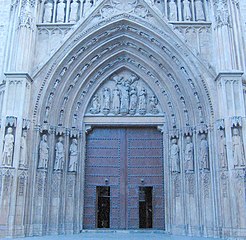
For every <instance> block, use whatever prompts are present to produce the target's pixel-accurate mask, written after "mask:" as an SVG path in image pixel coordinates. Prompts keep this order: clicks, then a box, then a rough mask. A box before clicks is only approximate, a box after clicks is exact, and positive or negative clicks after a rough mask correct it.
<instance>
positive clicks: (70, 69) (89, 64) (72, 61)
mask: <svg viewBox="0 0 246 240" xmlns="http://www.w3.org/2000/svg"><path fill="white" fill-rule="evenodd" d="M122 31H123V32H127V33H129V36H132V37H134V38H135V39H137V38H139V37H141V38H143V39H142V40H143V42H144V44H145V46H146V47H145V48H143V47H141V46H139V43H137V42H136V41H135V43H134V41H133V42H131V41H122V40H121V41H119V42H115V43H114V44H112V45H111V46H110V45H108V43H107V47H106V48H104V49H100V51H98V50H97V53H95V55H94V56H93V54H91V55H89V56H91V58H90V60H89V61H85V63H84V65H82V66H80V70H78V71H77V70H76V71H77V73H76V72H74V69H77V68H78V66H76V64H77V63H78V62H81V59H83V57H84V56H86V55H87V52H88V51H89V50H90V49H93V48H94V49H95V46H100V45H99V43H100V42H101V41H103V40H105V39H107V38H108V39H109V38H110V36H114V35H116V34H118V33H119V32H122ZM77 39H78V38H76V41H77ZM88 39H89V41H88V42H84V44H83V45H82V47H80V48H79V47H78V46H77V47H76V49H75V50H74V51H73V55H71V54H72V53H71V54H69V56H70V57H68V58H66V59H68V60H67V63H63V64H62V66H63V67H62V66H61V67H60V71H56V75H53V80H52V81H53V84H52V83H51V84H50V85H53V87H52V89H51V88H50V91H49V93H48V94H47V95H46V96H47V97H46V105H45V110H44V114H43V115H44V116H46V119H44V121H45V122H47V121H48V115H49V111H50V110H51V105H52V98H54V96H55V93H56V92H57V89H58V88H60V86H62V85H64V82H66V83H69V85H68V86H67V90H66V91H65V92H66V93H63V100H61V102H62V106H61V108H60V111H59V119H60V120H61V121H58V124H60V125H62V124H63V122H64V120H63V116H64V114H65V109H66V105H67V103H70V104H71V101H72V100H71V99H69V96H70V94H71V93H72V92H73V91H74V89H79V88H80V89H81V97H82V98H84V97H85V95H86V93H87V92H88V90H89V89H91V88H92V86H93V84H94V82H95V79H96V78H99V77H100V76H99V75H102V74H103V72H105V71H109V70H110V68H111V67H112V66H111V65H110V63H108V65H106V66H105V67H103V68H102V69H101V70H100V71H99V72H97V74H96V75H95V76H94V77H93V78H92V79H91V80H90V81H89V83H87V85H86V86H85V85H84V84H85V83H86V81H87V80H85V76H88V73H89V72H90V71H91V70H92V68H96V67H97V66H98V64H101V63H102V62H105V60H103V61H102V60H101V58H104V59H105V58H106V56H107V55H109V54H110V51H114V49H115V50H118V51H120V48H121V49H123V50H124V49H125V50H124V51H126V52H127V51H128V50H127V49H129V48H132V49H133V51H135V52H137V55H138V56H140V55H142V56H141V58H146V59H148V61H149V62H152V64H153V65H155V66H157V67H158V68H159V69H160V71H161V72H162V74H164V73H165V74H166V75H167V78H168V79H169V81H170V82H171V84H172V85H173V88H174V89H175V91H176V95H177V96H178V95H179V101H180V105H182V106H183V114H184V117H183V119H186V120H185V122H186V125H187V126H188V125H189V124H190V123H189V113H188V108H187V106H186V104H187V103H188V104H190V100H189V101H187V100H186V99H185V98H186V97H185V96H184V95H183V87H182V86H185V89H187V84H186V85H184V84H183V83H180V82H177V81H176V79H175V78H176V77H175V76H174V75H173V73H172V72H170V70H169V69H167V68H166V64H165V63H163V62H162V61H163V60H162V59H163V58H164V59H165V62H166V61H171V62H170V64H172V65H173V67H172V68H173V69H174V68H178V74H175V75H179V78H183V79H186V81H187V82H188V86H189V88H190V90H191V91H192V92H193V95H194V98H195V99H196V100H195V102H196V103H197V107H196V108H197V111H198V113H199V114H198V115H199V118H200V120H199V121H200V123H203V122H204V118H205V115H206V114H205V113H204V110H203V109H202V108H203V104H204V103H203V101H202V100H201V99H200V97H199V93H200V91H201V90H199V89H197V86H196V85H197V81H194V80H192V79H193V78H194V77H193V76H192V75H190V71H191V69H187V67H186V66H185V65H183V64H182V62H183V59H179V58H178V57H177V55H176V54H175V55H174V54H173V49H172V48H171V49H169V47H170V46H168V45H163V43H162V40H161V39H160V38H159V37H156V36H155V35H151V34H150V33H149V32H144V31H143V29H141V30H140V29H138V28H135V27H132V26H130V25H127V24H123V25H118V26H117V27H114V28H111V29H109V30H106V31H104V32H101V33H100V34H99V35H97V36H95V37H94V38H88ZM122 39H123V37H122ZM105 46H106V44H105ZM150 46H151V47H150ZM177 46H178V45H177ZM148 48H149V49H151V51H150V52H149V50H148ZM178 48H179V46H178ZM158 49H160V50H161V51H162V52H163V53H162V54H159V56H158V54H155V53H153V50H154V51H155V52H157V51H159V50H158ZM131 51H132V50H131ZM151 52H152V53H151ZM155 55H156V56H155ZM122 56H123V55H122ZM87 57H88V55H87ZM161 58H162V59H161ZM168 59H170V60H168ZM124 61H125V62H126V63H127V64H128V65H129V64H131V65H134V68H136V67H138V68H139V69H140V70H141V71H145V72H146V74H147V75H148V78H150V79H152V80H153V82H154V83H155V84H156V85H159V87H161V83H160V82H161V81H163V80H160V79H158V77H156V76H155V74H154V73H151V69H146V67H145V66H143V65H141V64H140V63H138V62H137V61H136V60H135V59H130V58H126V57H119V58H116V59H115V60H114V61H113V62H114V63H113V62H112V63H111V64H115V63H116V62H118V63H120V62H121V63H122V62H124ZM82 62H83V61H82ZM56 64H57V63H54V64H52V66H51V68H50V70H48V74H47V75H46V77H45V80H44V82H43V84H42V86H41V89H40V91H42V89H43V88H44V87H45V82H46V81H47V80H48V79H49V78H50V74H51V73H52V72H53V69H54V68H55V65H56ZM81 64H82V63H81ZM158 71H159V70H158ZM72 76H73V77H72ZM71 77H72V78H73V80H72V81H65V79H68V78H71ZM201 79H202V77H201ZM179 81H180V80H179ZM87 82H88V81H87ZM194 82H196V83H194ZM202 82H203V86H204V85H205V83H204V79H202ZM78 84H80V85H78ZM81 84H83V85H84V89H82V88H81V86H82V85H81ZM76 85H77V87H75V86H76ZM199 85H200V84H199ZM63 89H64V87H63ZM205 89H206V88H205ZM190 90H189V91H190ZM63 92H64V91H63ZM162 93H163V94H164V95H166V94H168V92H166V89H165V87H164V88H163V90H162ZM206 93H207V95H209V94H208V90H207V91H206ZM185 94H186V95H187V93H185ZM188 95H189V94H188ZM203 95H204V94H203ZM73 96H74V92H73ZM39 98H40V95H38V100H37V102H36V107H35V109H36V110H38V108H39V107H38V105H39ZM55 99H57V98H56V97H55ZM73 99H74V98H73ZM73 101H74V100H73ZM76 101H77V103H75V104H76V105H77V106H76V107H74V108H75V111H74V110H73V111H74V113H73V114H71V113H69V114H71V115H73V116H74V119H75V118H76V117H77V116H78V111H79V109H80V107H81V105H82V102H81V101H80V100H78V99H77V100H76ZM208 101H209V102H210V106H211V100H210V99H208ZM167 104H170V106H171V105H172V103H171V102H170V103H167ZM192 105H193V103H192ZM206 105H207V104H206ZM206 105H205V106H206ZM70 107H71V105H70ZM170 109H171V107H170ZM36 110H34V112H35V114H34V117H35V115H36V114H37V111H36ZM56 110H57V106H56ZM192 111H193V109H192ZM207 111H208V110H206V112H207ZM209 111H211V112H213V111H212V109H210V110H209ZM170 116H171V117H172V118H173V126H175V124H176V123H175V124H174V122H176V119H175V118H176V117H175V114H174V113H171V114H170ZM74 121H76V119H75V120H74Z"/></svg>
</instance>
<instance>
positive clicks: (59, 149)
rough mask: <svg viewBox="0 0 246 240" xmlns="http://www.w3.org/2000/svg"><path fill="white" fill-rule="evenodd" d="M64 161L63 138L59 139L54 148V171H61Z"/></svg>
mask: <svg viewBox="0 0 246 240" xmlns="http://www.w3.org/2000/svg"><path fill="white" fill-rule="evenodd" d="M64 159H65V151H64V145H63V137H59V138H58V142H57V143H56V147H55V164H54V170H55V171H59V170H62V169H63V163H64Z"/></svg>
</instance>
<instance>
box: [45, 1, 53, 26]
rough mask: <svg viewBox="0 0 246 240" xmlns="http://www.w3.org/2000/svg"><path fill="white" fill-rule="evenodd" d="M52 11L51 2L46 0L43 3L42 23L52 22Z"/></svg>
mask: <svg viewBox="0 0 246 240" xmlns="http://www.w3.org/2000/svg"><path fill="white" fill-rule="evenodd" d="M52 13H53V2H51V0H48V1H46V3H45V4H44V18H43V22H44V23H51V22H52Z"/></svg>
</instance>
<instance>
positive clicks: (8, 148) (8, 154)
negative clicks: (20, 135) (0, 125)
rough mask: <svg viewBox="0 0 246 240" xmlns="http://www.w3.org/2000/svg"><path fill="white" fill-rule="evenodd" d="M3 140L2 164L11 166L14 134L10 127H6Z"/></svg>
mask: <svg viewBox="0 0 246 240" xmlns="http://www.w3.org/2000/svg"><path fill="white" fill-rule="evenodd" d="M3 141H4V145H3V165H4V166H8V167H11V166H12V161H13V154H14V135H13V129H12V128H11V127H9V128H8V129H7V134H6V135H5V137H4V140H3Z"/></svg>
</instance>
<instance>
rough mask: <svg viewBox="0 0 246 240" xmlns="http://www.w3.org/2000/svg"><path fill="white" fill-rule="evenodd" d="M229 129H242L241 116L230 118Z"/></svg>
mask: <svg viewBox="0 0 246 240" xmlns="http://www.w3.org/2000/svg"><path fill="white" fill-rule="evenodd" d="M230 120H231V127H242V117H241V116H233V117H231V118H230Z"/></svg>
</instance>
